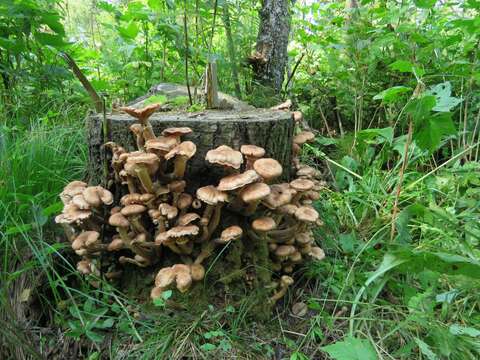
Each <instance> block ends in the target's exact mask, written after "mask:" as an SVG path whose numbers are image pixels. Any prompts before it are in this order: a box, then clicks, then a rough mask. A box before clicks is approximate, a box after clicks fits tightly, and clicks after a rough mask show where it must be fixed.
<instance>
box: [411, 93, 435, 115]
mask: <svg viewBox="0 0 480 360" xmlns="http://www.w3.org/2000/svg"><path fill="white" fill-rule="evenodd" d="M435 105H436V100H435V96H433V95H426V96H422V97H421V98H418V99H414V100H412V101H410V102H409V103H408V104H407V106H406V107H405V112H407V113H409V114H411V115H412V117H413V119H414V120H415V121H419V120H421V119H423V118H425V117H427V116H429V115H430V112H431V111H432V109H433V108H434V107H435Z"/></svg>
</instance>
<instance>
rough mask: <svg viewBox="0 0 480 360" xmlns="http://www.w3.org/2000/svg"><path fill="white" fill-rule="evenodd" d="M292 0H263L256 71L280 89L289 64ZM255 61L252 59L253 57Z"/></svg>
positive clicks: (259, 79)
mask: <svg viewBox="0 0 480 360" xmlns="http://www.w3.org/2000/svg"><path fill="white" fill-rule="evenodd" d="M289 4H290V0H263V2H262V9H261V10H260V27H259V30H258V36H257V47H256V54H255V55H254V59H255V60H254V62H255V64H254V71H255V73H256V77H257V80H258V81H260V82H261V83H262V84H264V85H266V86H270V87H272V88H273V89H275V91H276V92H280V90H281V89H282V84H283V79H284V75H285V66H286V65H287V46H288V36H289V33H290V22H291V16H290V12H289ZM251 60H252V59H251Z"/></svg>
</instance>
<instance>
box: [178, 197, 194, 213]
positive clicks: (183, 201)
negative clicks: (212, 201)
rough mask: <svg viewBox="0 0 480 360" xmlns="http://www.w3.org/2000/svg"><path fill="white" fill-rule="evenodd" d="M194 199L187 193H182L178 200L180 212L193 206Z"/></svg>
mask: <svg viewBox="0 0 480 360" xmlns="http://www.w3.org/2000/svg"><path fill="white" fill-rule="evenodd" d="M192 201H193V197H192V195H190V194H187V193H181V194H180V196H179V197H178V200H177V206H178V208H179V209H180V210H183V209H188V208H189V207H190V205H192Z"/></svg>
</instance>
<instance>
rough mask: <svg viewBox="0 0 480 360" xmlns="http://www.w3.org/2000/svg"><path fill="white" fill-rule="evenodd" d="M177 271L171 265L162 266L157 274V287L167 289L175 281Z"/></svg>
mask: <svg viewBox="0 0 480 360" xmlns="http://www.w3.org/2000/svg"><path fill="white" fill-rule="evenodd" d="M175 276H176V273H175V271H173V268H172V267H171V266H169V267H165V268H162V269H160V270H159V271H158V273H157V275H156V276H155V287H159V288H162V291H163V289H165V288H166V287H167V286H169V285H170V284H172V283H173V281H174V280H175Z"/></svg>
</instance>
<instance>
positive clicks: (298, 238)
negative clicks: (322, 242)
mask: <svg viewBox="0 0 480 360" xmlns="http://www.w3.org/2000/svg"><path fill="white" fill-rule="evenodd" d="M312 241H313V234H312V232H311V231H307V232H301V233H298V234H296V235H295V242H296V243H298V244H300V245H307V244H310V243H312Z"/></svg>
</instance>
